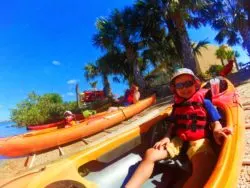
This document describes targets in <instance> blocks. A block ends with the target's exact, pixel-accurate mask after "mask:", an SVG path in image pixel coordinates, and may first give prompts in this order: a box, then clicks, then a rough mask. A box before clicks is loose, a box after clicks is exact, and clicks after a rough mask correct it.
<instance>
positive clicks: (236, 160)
mask: <svg viewBox="0 0 250 188" xmlns="http://www.w3.org/2000/svg"><path fill="white" fill-rule="evenodd" d="M226 83H227V87H226V89H225V91H222V92H221V93H220V94H219V95H217V96H216V97H214V98H213V103H214V105H216V106H217V108H218V109H219V110H220V111H221V112H223V113H222V117H223V125H224V126H227V127H231V128H233V134H232V136H229V138H228V139H227V140H226V141H225V142H224V144H223V146H222V147H221V148H220V152H218V156H217V161H216V164H215V167H214V169H213V171H212V172H211V175H210V177H209V178H208V179H207V182H206V184H205V187H217V188H221V187H226V188H228V187H236V185H237V179H238V177H239V173H240V168H241V163H242V159H243V154H244V131H245V127H244V115H243V109H242V106H241V104H240V102H239V99H238V95H237V93H236V91H235V88H234V86H233V85H232V84H231V83H230V82H229V81H227V80H226ZM171 110H172V109H171V106H169V105H162V106H157V107H156V108H153V107H152V109H151V110H149V111H148V112H147V113H146V114H145V115H144V116H140V117H139V118H138V119H136V120H135V121H133V122H132V123H128V124H127V125H126V126H124V127H121V128H118V129H116V130H115V131H114V132H112V133H111V134H110V135H107V136H105V137H102V138H100V139H98V140H96V141H95V142H93V143H92V144H90V145H89V146H88V147H86V149H84V150H82V151H81V152H78V153H77V154H75V155H72V156H70V157H68V158H65V159H61V160H59V161H56V162H54V163H51V164H49V165H46V166H43V167H40V168H36V169H32V170H30V171H27V172H26V173H24V174H21V175H19V176H17V177H15V178H10V179H8V180H4V181H3V182H2V187H4V188H7V187H19V188H22V187H29V188H33V187H46V188H50V187H69V186H75V187H89V188H93V187H121V186H122V185H123V183H124V181H125V179H126V178H128V174H129V171H130V170H131V167H133V166H135V164H136V163H138V162H139V161H140V160H141V156H142V155H143V152H144V151H145V149H146V148H148V147H149V145H150V144H152V140H154V139H153V138H154V136H155V129H154V128H155V127H158V126H155V125H157V123H158V122H160V121H161V120H163V119H165V118H166V117H167V116H168V115H169V114H170V113H171ZM150 140H151V141H150ZM194 166H195V165H194ZM180 176H181V174H179V175H178V176H172V177H171V176H170V177H171V178H172V179H176V181H178V178H179V177H180ZM164 183H166V182H165V181H164V173H163V172H161V173H156V174H153V176H152V177H151V178H150V179H149V180H148V181H147V182H146V183H145V184H144V185H143V187H155V186H156V185H161V186H163V185H164ZM184 183H185V182H184ZM165 187H167V186H165ZM169 187H171V186H169Z"/></svg>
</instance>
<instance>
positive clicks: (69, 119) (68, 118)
mask: <svg viewBox="0 0 250 188" xmlns="http://www.w3.org/2000/svg"><path fill="white" fill-rule="evenodd" d="M63 115H64V120H65V128H68V127H71V126H73V125H75V124H76V121H75V115H74V114H73V113H72V112H71V111H69V110H67V111H65V112H64V114H63Z"/></svg>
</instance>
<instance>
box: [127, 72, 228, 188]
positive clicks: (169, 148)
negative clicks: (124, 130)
mask: <svg viewBox="0 0 250 188" xmlns="http://www.w3.org/2000/svg"><path fill="white" fill-rule="evenodd" d="M200 86H201V84H200V80H199V79H198V78H197V77H196V76H195V75H194V73H193V72H192V71H191V70H190V69H186V68H181V69H178V70H177V71H176V72H175V73H174V75H173V77H172V79H171V82H170V87H171V90H172V91H173V93H174V105H173V111H172V114H171V116H170V117H171V119H172V120H173V121H171V122H172V123H171V125H170V127H169V129H168V131H167V133H166V135H165V137H164V138H163V139H161V140H160V141H158V142H156V143H155V145H154V146H153V147H152V148H149V149H148V150H147V151H146V153H145V156H144V158H143V160H142V161H141V163H140V165H139V166H138V168H137V169H136V171H135V173H134V174H133V176H132V178H131V179H130V180H129V182H128V183H127V185H126V186H125V187H126V188H136V187H141V186H142V185H143V183H144V182H145V181H146V180H147V179H148V178H150V176H151V174H152V172H153V169H154V164H155V162H156V161H159V160H163V159H168V158H173V157H175V156H177V155H179V153H180V151H181V148H182V147H183V145H184V143H186V144H188V150H187V156H188V158H189V159H190V161H191V162H192V164H193V167H195V169H193V173H192V176H191V177H189V179H188V180H187V181H186V182H185V185H184V187H190V188H191V187H192V188H193V187H203V185H204V183H205V181H206V180H207V178H208V176H209V175H210V173H211V170H212V168H213V166H214V164H215V160H216V155H215V153H214V151H213V149H212V147H211V141H210V140H209V138H208V135H209V132H208V128H209V129H211V131H212V133H213V137H214V140H215V142H216V143H217V144H219V145H220V144H222V141H223V140H222V139H225V138H227V136H228V135H229V134H231V133H232V132H231V130H230V129H229V128H227V127H224V128H223V127H222V125H221V123H220V121H219V119H220V118H221V117H220V115H219V113H218V111H217V109H216V108H215V107H214V106H213V104H212V102H211V101H210V100H209V99H205V94H206V90H205V89H201V88H200ZM171 135H172V136H173V138H172V137H171ZM194 164H195V165H194ZM192 183H195V185H194V184H192Z"/></svg>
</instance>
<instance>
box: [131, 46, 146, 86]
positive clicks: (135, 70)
mask: <svg viewBox="0 0 250 188" xmlns="http://www.w3.org/2000/svg"><path fill="white" fill-rule="evenodd" d="M126 56H127V59H128V62H129V63H130V64H132V65H133V76H134V81H135V84H137V85H138V86H139V88H140V89H144V88H145V87H146V82H145V80H144V78H143V76H142V75H141V71H140V68H139V65H138V61H137V54H136V52H135V51H134V50H133V47H127V48H126Z"/></svg>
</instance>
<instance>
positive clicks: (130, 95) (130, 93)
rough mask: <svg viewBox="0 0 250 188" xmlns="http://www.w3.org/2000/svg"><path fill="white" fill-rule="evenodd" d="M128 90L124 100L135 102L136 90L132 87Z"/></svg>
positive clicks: (130, 102)
mask: <svg viewBox="0 0 250 188" xmlns="http://www.w3.org/2000/svg"><path fill="white" fill-rule="evenodd" d="M126 92H127V93H126V94H125V99H124V102H127V103H129V104H133V103H134V90H131V89H130V90H128V91H126Z"/></svg>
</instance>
